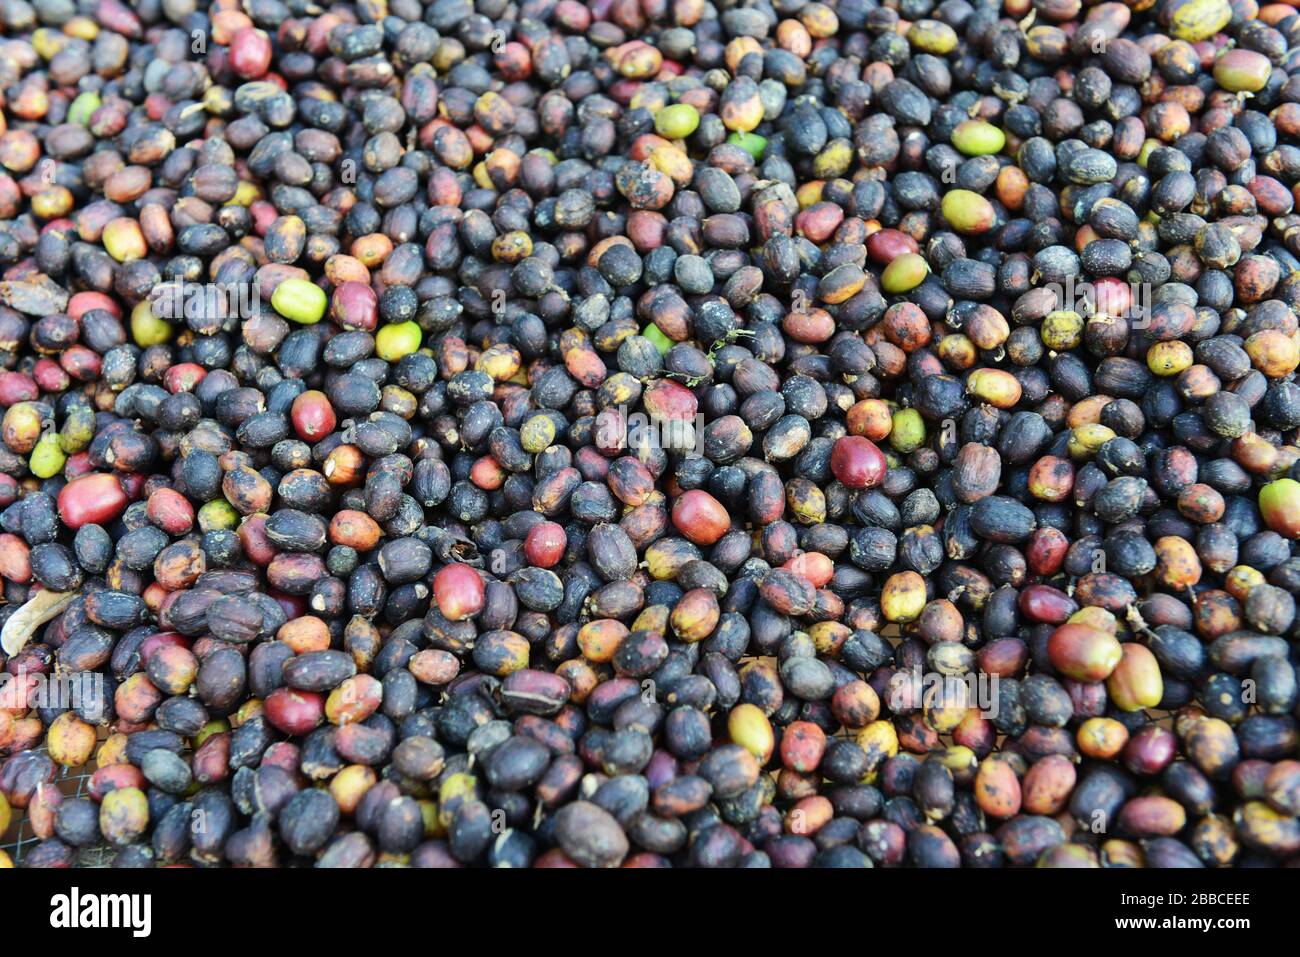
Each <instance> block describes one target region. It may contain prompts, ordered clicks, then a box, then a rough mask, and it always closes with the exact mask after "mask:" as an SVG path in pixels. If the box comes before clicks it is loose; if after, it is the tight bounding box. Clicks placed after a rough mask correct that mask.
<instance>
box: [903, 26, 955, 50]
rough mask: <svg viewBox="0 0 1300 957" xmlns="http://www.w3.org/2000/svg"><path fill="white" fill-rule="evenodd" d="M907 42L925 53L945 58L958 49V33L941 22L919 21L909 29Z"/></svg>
mask: <svg viewBox="0 0 1300 957" xmlns="http://www.w3.org/2000/svg"><path fill="white" fill-rule="evenodd" d="M907 42H908V43H910V44H912V46H914V47H916V48H917V49H918V50H921V51H922V52H924V53H933V54H934V55H935V56H945V55H947V54H949V53H951V52H952V51H953V50H955V49H957V31H956V30H954V29H953V28H952V27H950V26H948V24H946V23H944V22H942V21H941V20H917V21H916V22H915V23H913V24H912V25H911V26H910V27H908V28H907Z"/></svg>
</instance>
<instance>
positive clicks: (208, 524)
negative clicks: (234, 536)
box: [198, 498, 239, 532]
mask: <svg viewBox="0 0 1300 957" xmlns="http://www.w3.org/2000/svg"><path fill="white" fill-rule="evenodd" d="M198 518H199V529H200V531H204V532H213V531H216V530H217V529H230V528H234V527H235V526H236V525H238V524H239V513H238V512H236V511H235V506H233V505H231V504H230V503H229V502H227V501H226V500H225V499H224V498H218V499H213V500H212V501H211V502H208V503H207V504H206V505H204V506H203V507H202V508H200V509H199V515H198Z"/></svg>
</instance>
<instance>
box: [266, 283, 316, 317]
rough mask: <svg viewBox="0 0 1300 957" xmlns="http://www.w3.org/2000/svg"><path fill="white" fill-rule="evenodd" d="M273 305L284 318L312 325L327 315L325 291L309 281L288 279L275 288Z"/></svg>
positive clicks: (272, 298)
mask: <svg viewBox="0 0 1300 957" xmlns="http://www.w3.org/2000/svg"><path fill="white" fill-rule="evenodd" d="M271 305H272V306H274V307H275V311H276V312H278V313H279V314H280V315H282V316H284V318H286V319H290V320H292V321H293V322H300V323H302V324H304V325H311V324H312V323H316V322H320V321H321V318H322V317H323V316H324V315H325V306H326V298H325V290H324V289H322V288H321V287H320V286H318V285H316V284H315V283H314V282H311V281H310V280H308V279H286V280H284V282H282V283H280V285H278V286H276V287H275V292H274V293H272V295H271Z"/></svg>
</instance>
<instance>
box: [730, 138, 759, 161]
mask: <svg viewBox="0 0 1300 957" xmlns="http://www.w3.org/2000/svg"><path fill="white" fill-rule="evenodd" d="M727 142H728V143H731V144H732V145H733V146H739V147H740V148H741V149H742V150H744V151H745V152H746V153H748V154H749V155H750V156H752V157H754V161H755V162H757V161H758V160H761V159H762V158H763V151H764V150H766V149H767V137H765V136H759V135H758V134H757V133H732V134H731V135H730V136H728V137H727Z"/></svg>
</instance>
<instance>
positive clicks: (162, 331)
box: [131, 300, 172, 349]
mask: <svg viewBox="0 0 1300 957" xmlns="http://www.w3.org/2000/svg"><path fill="white" fill-rule="evenodd" d="M171 337H172V326H171V323H170V322H168V321H167V320H166V319H161V318H159V317H158V316H155V315H154V312H153V305H152V304H151V303H150V302H149V301H148V300H145V301H144V302H141V303H139V304H138V305H136V307H135V308H134V309H132V310H131V338H132V339H134V340H135V344H136V345H137V346H139V347H140V348H141V349H148V348H149V347H150V346H157V345H161V344H162V343H164V342H167V341H168V340H170V339H171Z"/></svg>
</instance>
